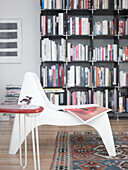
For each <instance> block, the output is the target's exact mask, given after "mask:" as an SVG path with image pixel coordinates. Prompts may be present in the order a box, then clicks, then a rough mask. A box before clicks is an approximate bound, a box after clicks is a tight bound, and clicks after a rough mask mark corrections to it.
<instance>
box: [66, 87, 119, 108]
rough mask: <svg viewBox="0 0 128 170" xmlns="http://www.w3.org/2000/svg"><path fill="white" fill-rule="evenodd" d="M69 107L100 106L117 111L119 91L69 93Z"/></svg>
mask: <svg viewBox="0 0 128 170" xmlns="http://www.w3.org/2000/svg"><path fill="white" fill-rule="evenodd" d="M67 104H68V105H70V104H71V105H83V104H98V105H99V106H102V107H107V108H108V107H109V108H111V109H112V111H117V91H116V89H114V90H110V91H108V89H106V90H105V91H104V92H102V91H91V90H88V91H69V90H68V91H67Z"/></svg>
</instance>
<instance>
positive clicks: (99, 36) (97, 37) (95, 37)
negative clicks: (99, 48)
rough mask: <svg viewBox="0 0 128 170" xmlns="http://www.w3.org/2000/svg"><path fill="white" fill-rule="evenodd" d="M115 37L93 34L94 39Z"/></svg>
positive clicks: (112, 37) (112, 36)
mask: <svg viewBox="0 0 128 170" xmlns="http://www.w3.org/2000/svg"><path fill="white" fill-rule="evenodd" d="M114 38H117V37H116V36H114V35H96V36H94V39H114Z"/></svg>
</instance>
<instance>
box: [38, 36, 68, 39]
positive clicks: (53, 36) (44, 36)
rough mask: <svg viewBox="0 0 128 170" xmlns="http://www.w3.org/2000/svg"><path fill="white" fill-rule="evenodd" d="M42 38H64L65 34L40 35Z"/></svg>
mask: <svg viewBox="0 0 128 170" xmlns="http://www.w3.org/2000/svg"><path fill="white" fill-rule="evenodd" d="M44 38H50V39H60V38H66V35H41V39H44Z"/></svg>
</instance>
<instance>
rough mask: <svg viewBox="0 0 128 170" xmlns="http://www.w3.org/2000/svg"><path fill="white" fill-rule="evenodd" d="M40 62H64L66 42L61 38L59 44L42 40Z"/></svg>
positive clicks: (46, 39) (45, 39)
mask: <svg viewBox="0 0 128 170" xmlns="http://www.w3.org/2000/svg"><path fill="white" fill-rule="evenodd" d="M41 47H42V61H66V40H65V39H63V38H61V40H60V43H56V42H55V41H52V40H50V39H49V38H44V39H43V40H41Z"/></svg>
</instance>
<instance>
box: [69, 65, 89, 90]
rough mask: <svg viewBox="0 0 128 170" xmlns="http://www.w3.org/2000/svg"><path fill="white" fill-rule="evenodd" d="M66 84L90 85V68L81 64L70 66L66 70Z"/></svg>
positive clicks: (70, 85)
mask: <svg viewBox="0 0 128 170" xmlns="http://www.w3.org/2000/svg"><path fill="white" fill-rule="evenodd" d="M67 86H68V87H75V86H82V87H89V86H91V69H89V68H88V67H82V66H74V65H72V66H70V67H69V69H68V70H67Z"/></svg>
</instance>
